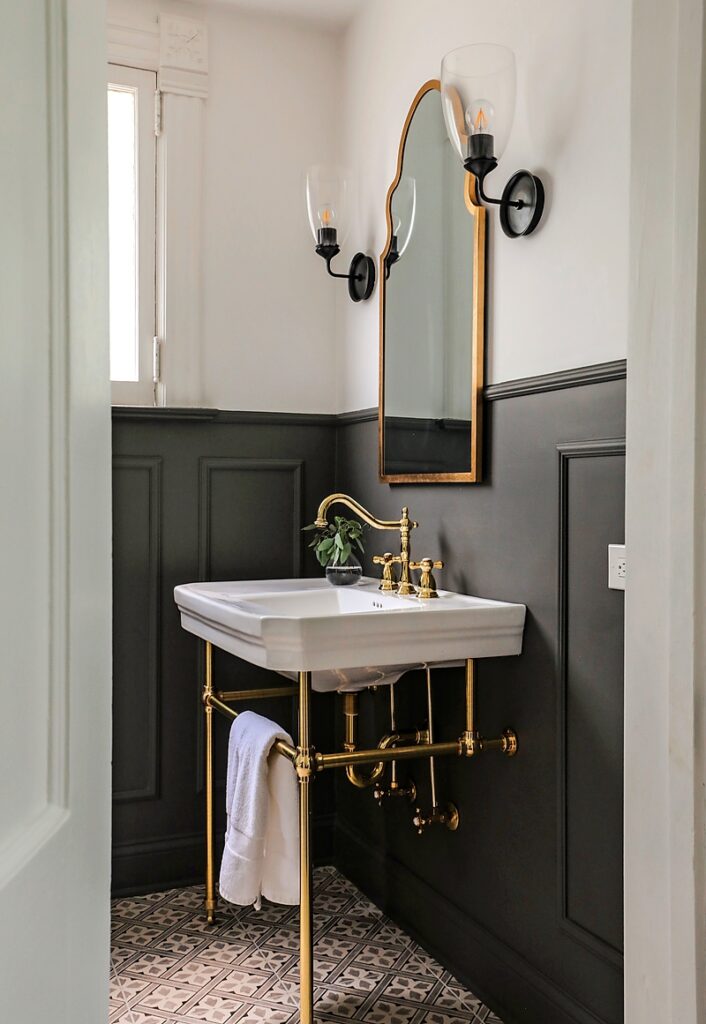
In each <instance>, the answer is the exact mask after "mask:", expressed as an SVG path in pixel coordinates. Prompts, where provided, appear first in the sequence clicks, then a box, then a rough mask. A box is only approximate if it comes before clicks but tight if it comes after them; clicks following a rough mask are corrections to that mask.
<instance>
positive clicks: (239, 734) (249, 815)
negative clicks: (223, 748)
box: [219, 711, 299, 906]
mask: <svg viewBox="0 0 706 1024" xmlns="http://www.w3.org/2000/svg"><path fill="white" fill-rule="evenodd" d="M278 739H281V740H285V741H286V742H287V743H290V744H291V743H292V739H291V737H290V736H289V735H288V734H287V733H286V732H284V730H283V729H281V728H280V727H279V726H278V725H276V724H275V723H274V722H271V721H270V720H269V719H267V718H263V717H262V716H261V715H256V714H255V713H254V712H253V711H243V712H242V713H241V714H239V715H238V717H237V718H236V719H235V721H234V722H233V724H232V726H231V729H230V738H229V741H228V776H227V783H226V813H227V815H228V823H227V826H226V837H225V848H224V850H223V860H222V861H221V873H220V882H219V890H220V894H221V896H223V898H224V899H226V900H228V901H229V902H230V903H237V904H238V905H240V906H249V905H250V904H253V903H257V902H258V901H259V899H260V895H261V894H262V895H264V896H265V897H266V898H267V899H269V900H272V901H273V902H274V903H286V904H290V905H295V904H298V903H299V842H298V840H299V815H298V795H297V781H296V774H295V772H294V770H293V768H292V765H291V763H290V762H289V761H288V760H286V759H285V758H283V757H282V756H281V755H280V754H278V753H277V752H276V751H273V750H272V745H273V744H274V742H275V740H278Z"/></svg>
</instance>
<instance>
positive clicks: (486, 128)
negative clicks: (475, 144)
mask: <svg viewBox="0 0 706 1024" xmlns="http://www.w3.org/2000/svg"><path fill="white" fill-rule="evenodd" d="M494 117H495V109H494V107H493V104H492V103H491V102H490V101H489V100H483V99H478V100H474V101H473V103H471V105H470V106H469V107H468V109H467V110H466V124H467V125H468V131H469V133H470V134H471V135H489V134H491V132H492V131H493V119H494Z"/></svg>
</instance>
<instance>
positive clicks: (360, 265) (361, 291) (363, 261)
mask: <svg viewBox="0 0 706 1024" xmlns="http://www.w3.org/2000/svg"><path fill="white" fill-rule="evenodd" d="M374 287H375V260H373V258H372V257H371V256H366V255H365V253H363V252H357V253H356V254H355V256H354V257H353V259H352V260H351V265H350V269H349V271H348V294H349V295H350V297H351V298H352V299H353V301H354V302H360V301H361V300H363V299H369V298H370V296H371V295H372V293H373V288H374Z"/></svg>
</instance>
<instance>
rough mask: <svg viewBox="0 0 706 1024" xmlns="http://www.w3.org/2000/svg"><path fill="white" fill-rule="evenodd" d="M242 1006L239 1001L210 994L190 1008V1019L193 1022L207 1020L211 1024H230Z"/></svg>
mask: <svg viewBox="0 0 706 1024" xmlns="http://www.w3.org/2000/svg"><path fill="white" fill-rule="evenodd" d="M241 1006H242V1003H241V1002H240V1000H238V999H231V998H228V997H227V996H218V995H215V994H214V993H209V994H208V995H206V996H204V997H203V998H202V999H199V1001H198V1002H197V1003H196V1004H195V1005H194V1006H192V1007H191V1008H190V1010H189V1017H191V1018H192V1019H193V1020H207V1021H209V1022H210V1024H228V1022H229V1021H231V1020H233V1016H234V1014H235V1012H236V1010H239V1009H240V1008H241Z"/></svg>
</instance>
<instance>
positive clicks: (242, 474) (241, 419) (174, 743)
mask: <svg viewBox="0 0 706 1024" xmlns="http://www.w3.org/2000/svg"><path fill="white" fill-rule="evenodd" d="M335 444H336V438H335V418H334V417H326V416H321V417H317V416H289V415H281V416H280V415H265V414H259V413H246V414H231V413H217V412H216V411H214V410H204V409H200V410H174V409H169V410H139V409H116V410H114V415H113V452H114V468H113V520H114V521H113V562H114V608H113V626H114V641H115V642H114V647H115V654H114V683H113V693H114V697H113V715H114V736H113V786H114V809H113V887H114V891H115V892H116V893H125V892H138V891H145V890H153V889H157V888H164V887H166V886H170V885H177V884H181V883H187V882H197V881H200V880H201V879H202V877H203V838H202V836H203V722H202V718H203V715H202V711H201V705H200V701H199V680H200V679H201V678H202V672H203V650H202V645H201V644H200V643H199V642H198V641H197V640H196V638H195V637H192V636H190V635H189V634H188V633H185V632H184V631H183V630H182V629H181V627H180V625H179V617H178V614H177V610H176V607H175V605H174V601H173V597H172V591H173V588H174V586H175V585H176V584H178V583H184V582H189V581H193V580H201V579H257V578H262V577H264V578H267V577H278V576H280V577H282V576H285V577H286V576H296V575H299V574H300V573H302V574H304V575H307V574H308V573H309V572H315V571H316V563H315V561H314V560H313V559H310V558H309V557H308V555H307V557H305V555H304V552H305V548H304V546H303V545H302V538H301V534H300V530H301V527H302V526H303V525H305V524H306V523H307V522H310V521H311V520H312V519H313V517H314V515H315V511H316V507H317V505H318V502H319V500H320V498H321V496H322V495H323V494H325V493H327V492H328V491H330V490H331V489H332V486H333V480H334V455H335ZM214 673H215V678H216V680H217V683H218V685H219V686H222V687H223V688H224V689H238V688H242V689H247V688H250V687H255V686H259V685H268V683H269V681H270V680H271V677H269V675H268V674H267V673H264V672H262V671H261V670H259V669H257V668H255V667H253V666H251V665H247V664H245V663H242V662H236V660H235V659H233V658H230V657H228V656H223V657H221V656H220V655H219V654H218V653H217V652H216V655H215V657H214ZM292 704H293V702H292V701H291V700H290V699H283V698H280V699H275V700H273V701H262V702H260V704H259V707H258V710H259V711H261V712H262V714H265V715H269V716H271V717H273V718H276V719H277V720H278V721H280V722H282V724H283V725H285V726H286V727H287V728H289V729H293V728H294V722H295V720H294V717H293V710H294V708H293V706H292ZM314 706H315V712H314V713H315V721H314V725H315V728H316V730H317V733H318V735H319V736H321V737H322V741H323V742H324V743H327V742H328V743H331V738H330V733H331V727H332V714H333V703H332V701H331V700H330V699H328V700H327V699H326V698H317V699H315V705H314ZM216 727H217V736H216V743H217V746H216V758H217V760H216V764H217V771H216V782H217V787H218V788H217V791H216V808H217V813H218V817H217V827H218V829H219V830H220V829H221V828H222V826H223V821H224V809H223V803H224V800H223V791H224V781H225V780H224V766H225V763H226V758H225V752H226V744H227V734H228V723H227V722H226V721H224V720H223V719H221V718H220V716H216ZM321 781H322V782H323V783H324V784H323V785H321V786H320V785H319V784H318V783H317V800H316V821H315V830H316V833H315V840H316V846H315V848H316V850H317V853H318V855H319V856H320V857H321V859H322V860H324V861H330V859H331V851H332V815H333V799H334V780H333V779H332V778H331V779H322V780H321Z"/></svg>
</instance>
